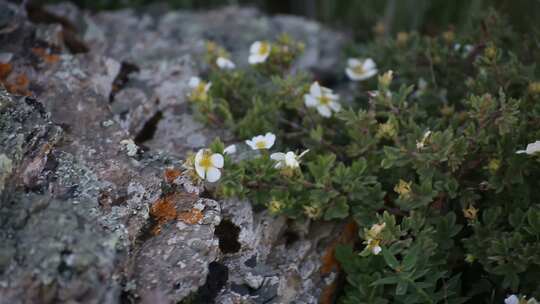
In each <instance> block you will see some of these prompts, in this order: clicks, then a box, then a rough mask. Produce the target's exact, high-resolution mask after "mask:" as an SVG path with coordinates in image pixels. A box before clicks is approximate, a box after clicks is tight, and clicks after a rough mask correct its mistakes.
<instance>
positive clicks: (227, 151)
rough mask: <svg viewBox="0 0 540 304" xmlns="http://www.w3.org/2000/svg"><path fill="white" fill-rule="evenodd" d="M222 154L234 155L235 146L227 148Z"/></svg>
mask: <svg viewBox="0 0 540 304" xmlns="http://www.w3.org/2000/svg"><path fill="white" fill-rule="evenodd" d="M223 153H225V154H234V153H236V145H230V146H227V147H226V148H225V149H224V150H223Z"/></svg>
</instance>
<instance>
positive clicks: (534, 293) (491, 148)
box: [187, 11, 540, 304]
mask: <svg viewBox="0 0 540 304" xmlns="http://www.w3.org/2000/svg"><path fill="white" fill-rule="evenodd" d="M477 24H478V26H477V31H476V32H470V33H454V32H452V31H447V32H443V33H440V35H437V36H423V35H420V34H418V33H399V34H398V35H397V36H396V37H395V39H393V38H385V37H378V38H376V39H375V40H374V41H371V42H368V43H364V44H358V45H351V46H350V47H349V48H348V49H347V55H348V56H349V57H351V58H357V59H353V60H350V59H349V60H345V58H344V59H343V66H342V67H336V68H340V69H343V71H344V73H343V75H344V76H343V77H348V78H349V79H350V81H349V82H347V83H346V84H344V85H341V86H340V87H338V88H336V91H339V93H340V95H339V96H338V95H337V93H335V92H333V91H332V90H330V89H329V88H325V87H324V83H318V82H316V81H315V80H314V79H313V78H312V76H311V75H310V73H309V72H307V71H297V70H295V71H294V72H292V73H291V66H292V65H293V64H294V61H295V59H296V58H297V57H298V55H299V54H301V52H302V50H303V49H304V47H305V46H303V45H302V44H299V43H297V42H295V41H293V40H292V39H290V38H289V37H287V36H286V35H284V36H281V37H280V38H279V39H277V40H276V41H266V42H258V43H255V44H254V45H253V46H252V48H251V56H250V59H249V61H250V63H252V64H251V65H249V67H248V68H245V69H239V68H236V66H235V65H234V64H233V65H230V64H223V62H227V61H230V58H229V54H228V53H227V52H226V50H224V49H222V48H221V47H219V46H217V45H216V44H214V43H210V44H209V47H208V54H207V56H206V60H207V63H208V73H207V74H205V75H203V76H204V78H205V79H207V81H206V82H204V81H202V80H200V79H198V82H197V81H195V80H194V82H193V83H192V87H193V92H192V94H190V100H191V104H192V106H193V109H194V111H195V112H196V113H197V115H198V116H199V118H200V119H201V120H203V121H205V122H206V123H208V124H210V125H213V126H215V127H219V128H228V129H230V130H232V132H233V133H234V134H235V136H236V138H237V139H239V140H248V142H247V143H246V144H237V145H236V146H234V147H233V146H229V147H227V148H225V145H224V144H223V143H221V142H220V141H219V140H216V141H215V142H214V143H213V144H212V145H211V147H209V149H208V150H201V151H199V153H197V156H196V157H195V156H193V157H192V158H191V159H190V160H189V161H188V163H187V166H188V167H191V168H193V169H194V171H193V172H194V175H195V173H197V174H196V175H197V176H199V177H201V178H202V179H205V180H206V181H207V182H208V181H212V182H213V181H215V180H216V178H217V179H219V181H218V183H217V186H216V187H214V188H212V189H214V192H215V195H216V196H218V197H231V196H235V197H245V198H248V199H249V200H250V201H251V202H252V203H253V204H256V205H260V206H266V207H267V208H268V210H269V212H271V213H273V214H275V215H284V216H287V217H288V218H291V219H295V220H298V221H329V220H342V221H346V220H349V219H353V220H354V221H356V223H357V224H358V226H359V227H360V228H359V234H358V235H359V241H358V242H357V244H355V245H354V246H340V247H338V248H337V249H336V256H337V258H338V260H339V261H340V263H341V265H342V269H343V271H344V272H345V273H346V278H347V279H346V286H345V288H344V292H343V294H342V295H341V297H340V299H339V301H340V303H351V304H352V303H355V304H357V303H503V300H504V301H506V303H518V302H519V303H527V301H528V303H536V301H535V300H534V299H533V297H540V284H539V278H540V241H539V240H540V201H539V198H540V187H539V186H540V184H539V180H540V163H539V158H538V155H539V154H540V153H537V152H538V151H539V150H540V142H537V143H534V142H535V141H536V140H538V139H540V82H538V81H537V80H536V79H537V78H536V75H537V74H536V73H537V70H536V69H535V65H534V62H536V61H537V60H538V59H540V52H538V50H539V48H538V47H539V45H538V44H539V41H540V40H539V38H540V37H538V36H531V35H528V36H523V35H519V34H517V33H514V32H513V31H512V29H511V27H510V26H509V25H508V24H507V23H506V21H505V19H504V18H502V17H501V16H499V15H498V14H496V13H495V12H493V11H490V12H488V13H486V15H485V16H484V17H483V18H482V19H479V20H478V21H477ZM218 58H222V59H221V60H220V62H221V64H219V65H218V64H217V61H218ZM368 58H369V59H368ZM224 59H227V61H224ZM246 60H247V59H246ZM230 63H232V61H231V62H230ZM338 82H339V80H338ZM210 83H211V85H210ZM201 92H202V93H204V94H202V93H201ZM528 144H530V145H529V146H527V145H528ZM521 150H523V151H521ZM512 294H515V295H513V296H512Z"/></svg>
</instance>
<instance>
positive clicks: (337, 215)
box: [324, 197, 349, 221]
mask: <svg viewBox="0 0 540 304" xmlns="http://www.w3.org/2000/svg"><path fill="white" fill-rule="evenodd" d="M348 215H349V205H348V204H347V200H346V198H345V197H339V198H337V199H336V200H335V203H334V205H333V206H331V207H329V208H328V209H327V210H326V212H325V213H324V219H325V220H326V221H328V220H332V219H342V218H346V217H347V216H348Z"/></svg>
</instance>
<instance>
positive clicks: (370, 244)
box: [366, 239, 382, 255]
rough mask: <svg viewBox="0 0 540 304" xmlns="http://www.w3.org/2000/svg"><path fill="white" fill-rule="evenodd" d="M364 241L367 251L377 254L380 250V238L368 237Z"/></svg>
mask: <svg viewBox="0 0 540 304" xmlns="http://www.w3.org/2000/svg"><path fill="white" fill-rule="evenodd" d="M366 243H367V246H366V248H367V249H368V250H369V251H371V253H373V254H374V255H378V254H379V253H380V252H381V251H382V248H381V246H380V244H381V240H376V239H369V240H367V242H366Z"/></svg>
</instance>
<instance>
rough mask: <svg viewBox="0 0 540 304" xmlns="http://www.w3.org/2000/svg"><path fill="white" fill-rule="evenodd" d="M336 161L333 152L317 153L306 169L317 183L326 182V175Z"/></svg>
mask: <svg viewBox="0 0 540 304" xmlns="http://www.w3.org/2000/svg"><path fill="white" fill-rule="evenodd" d="M335 161H336V155H335V154H332V153H330V154H326V155H319V156H317V159H316V160H315V161H314V162H309V163H308V164H307V165H308V169H309V172H310V173H311V175H313V178H315V180H316V181H317V182H318V183H324V182H326V179H327V177H328V176H329V175H330V172H331V169H332V167H333V166H334V162H335Z"/></svg>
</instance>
